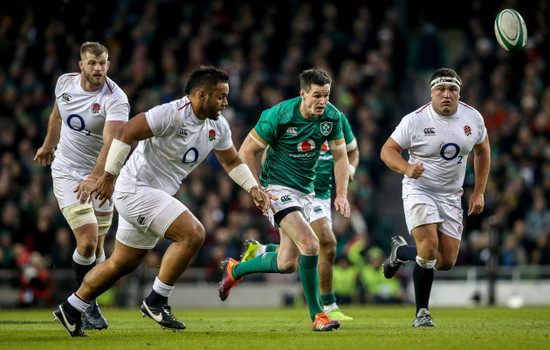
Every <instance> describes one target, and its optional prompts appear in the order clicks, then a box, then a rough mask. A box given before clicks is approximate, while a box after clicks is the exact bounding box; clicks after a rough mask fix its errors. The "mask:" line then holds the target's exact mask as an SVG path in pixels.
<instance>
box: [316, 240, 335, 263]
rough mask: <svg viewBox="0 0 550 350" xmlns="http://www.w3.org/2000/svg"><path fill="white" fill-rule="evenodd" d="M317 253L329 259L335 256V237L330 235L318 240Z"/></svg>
mask: <svg viewBox="0 0 550 350" xmlns="http://www.w3.org/2000/svg"><path fill="white" fill-rule="evenodd" d="M319 254H322V255H324V256H326V257H327V258H329V259H334V258H335V257H336V238H334V237H330V238H329V239H324V240H321V241H320V247H319Z"/></svg>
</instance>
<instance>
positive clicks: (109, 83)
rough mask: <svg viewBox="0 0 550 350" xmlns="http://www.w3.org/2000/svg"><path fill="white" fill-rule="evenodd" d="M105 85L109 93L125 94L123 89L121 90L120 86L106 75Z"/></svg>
mask: <svg viewBox="0 0 550 350" xmlns="http://www.w3.org/2000/svg"><path fill="white" fill-rule="evenodd" d="M105 85H106V87H107V91H109V92H110V93H111V94H113V95H114V94H123V95H126V93H125V92H124V90H122V89H121V88H120V86H118V85H117V83H115V82H114V81H113V80H112V79H110V78H109V77H107V78H106V79H105Z"/></svg>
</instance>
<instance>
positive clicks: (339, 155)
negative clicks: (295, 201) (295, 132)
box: [329, 138, 350, 217]
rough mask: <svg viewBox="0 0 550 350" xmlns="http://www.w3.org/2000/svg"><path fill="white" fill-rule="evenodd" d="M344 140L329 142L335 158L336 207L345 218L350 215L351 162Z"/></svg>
mask: <svg viewBox="0 0 550 350" xmlns="http://www.w3.org/2000/svg"><path fill="white" fill-rule="evenodd" d="M345 143H346V142H345V140H344V138H341V139H338V140H335V141H331V142H329V147H330V152H331V154H332V157H333V158H334V182H335V184H336V198H335V199H334V207H335V208H336V210H338V211H339V212H340V213H341V214H342V215H344V216H345V217H349V215H350V207H349V202H348V182H349V161H348V156H347V152H346V148H345Z"/></svg>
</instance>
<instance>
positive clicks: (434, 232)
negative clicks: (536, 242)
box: [380, 68, 491, 327]
mask: <svg viewBox="0 0 550 350" xmlns="http://www.w3.org/2000/svg"><path fill="white" fill-rule="evenodd" d="M461 85H462V82H461V80H460V78H459V76H458V75H457V74H456V72H455V71H453V70H452V69H448V68H440V69H438V70H436V71H435V73H434V74H433V76H432V78H431V80H430V87H431V99H432V100H431V102H430V103H428V104H427V105H425V106H423V107H421V108H419V109H418V110H416V111H414V112H412V113H410V114H408V115H406V116H405V117H404V118H403V119H402V120H401V123H400V124H399V125H398V126H397V128H396V129H395V131H394V132H393V133H392V135H391V136H390V137H389V138H388V140H387V141H386V143H385V144H384V146H383V147H382V150H381V153H380V156H381V158H382V160H383V161H384V163H386V165H387V166H388V167H389V168H390V169H392V170H393V171H395V172H397V173H399V174H404V177H403V189H402V191H403V194H402V198H403V207H404V211H405V219H406V223H407V228H408V230H409V232H410V233H411V234H412V235H413V237H414V240H415V242H416V246H409V245H407V243H406V241H405V240H404V239H403V237H401V236H394V237H393V238H392V248H391V254H390V256H389V258H388V259H387V260H386V262H385V263H384V275H385V276H386V278H392V277H393V276H394V275H395V274H396V273H397V270H398V269H399V267H400V266H401V265H402V264H404V263H405V262H406V261H415V262H416V265H415V269H414V273H413V281H414V290H415V299H416V300H415V301H416V317H415V320H414V322H413V326H415V327H434V326H436V324H435V323H434V322H433V320H432V317H431V315H430V312H429V310H428V303H429V299H430V291H431V287H432V283H433V279H434V273H433V269H434V268H436V269H438V270H440V271H442V270H450V269H452V268H453V266H454V264H455V263H456V259H457V256H458V250H459V247H460V240H461V237H462V229H463V226H462V217H463V211H462V206H461V197H462V194H463V190H462V186H463V184H464V175H465V172H466V163H467V159H468V155H469V153H470V152H471V151H472V149H473V151H474V171H475V186H474V191H473V193H472V195H471V197H470V199H469V208H468V215H474V214H480V213H481V212H483V207H484V193H485V186H486V184H487V177H488V176H489V168H490V163H491V154H490V153H491V149H490V146H489V139H488V137H487V129H486V128H485V124H484V121H483V117H482V116H481V114H479V112H478V111H477V110H475V109H474V108H472V107H470V106H468V105H467V104H465V103H462V102H460V101H459V100H458V99H459V98H460V88H461ZM404 149H406V150H408V153H409V159H408V161H406V160H405V159H404V158H403V157H402V156H401V152H402V151H403V150H404Z"/></svg>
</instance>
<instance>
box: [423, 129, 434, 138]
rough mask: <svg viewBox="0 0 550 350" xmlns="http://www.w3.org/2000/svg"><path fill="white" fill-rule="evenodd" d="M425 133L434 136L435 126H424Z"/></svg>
mask: <svg viewBox="0 0 550 350" xmlns="http://www.w3.org/2000/svg"><path fill="white" fill-rule="evenodd" d="M424 135H426V136H434V135H435V128H424Z"/></svg>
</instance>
